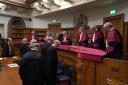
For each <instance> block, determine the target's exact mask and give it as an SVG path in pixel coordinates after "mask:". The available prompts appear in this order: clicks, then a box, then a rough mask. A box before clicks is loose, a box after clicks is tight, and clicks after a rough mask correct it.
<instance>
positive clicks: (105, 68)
mask: <svg viewBox="0 0 128 85" xmlns="http://www.w3.org/2000/svg"><path fill="white" fill-rule="evenodd" d="M93 54H94V53H93ZM58 56H59V61H64V62H66V63H67V64H68V65H69V66H72V67H74V68H75V69H76V73H75V74H74V83H75V85H127V84H128V61H124V60H117V59H110V58H103V59H102V60H101V61H100V62H95V61H94V60H93V61H91V60H87V59H88V58H87V59H80V58H78V57H77V56H78V53H77V52H73V51H70V50H67V48H63V49H61V48H59V49H58ZM94 57H95V56H94ZM108 79H109V80H112V79H114V80H116V81H117V82H120V83H118V84H115V81H113V82H114V83H113V82H112V83H111V82H109V81H108ZM75 80H76V82H75ZM117 82H116V83H117ZM122 83H123V84H122ZM124 83H126V84H124Z"/></svg>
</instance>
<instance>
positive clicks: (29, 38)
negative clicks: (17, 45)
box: [28, 34, 37, 42]
mask: <svg viewBox="0 0 128 85" xmlns="http://www.w3.org/2000/svg"><path fill="white" fill-rule="evenodd" d="M32 37H33V38H34V39H36V40H37V36H36V34H34V35H29V37H28V42H31V40H32Z"/></svg>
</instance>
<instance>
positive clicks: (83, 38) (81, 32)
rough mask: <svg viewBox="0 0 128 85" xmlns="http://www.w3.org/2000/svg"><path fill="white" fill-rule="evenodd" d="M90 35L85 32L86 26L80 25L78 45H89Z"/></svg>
mask: <svg viewBox="0 0 128 85" xmlns="http://www.w3.org/2000/svg"><path fill="white" fill-rule="evenodd" d="M88 39H89V38H88V35H87V34H86V33H85V28H84V27H80V28H79V33H78V45H79V46H84V47H87V46H88Z"/></svg>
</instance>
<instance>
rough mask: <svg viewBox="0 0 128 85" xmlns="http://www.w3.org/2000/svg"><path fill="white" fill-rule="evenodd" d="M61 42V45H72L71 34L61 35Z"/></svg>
mask: <svg viewBox="0 0 128 85" xmlns="http://www.w3.org/2000/svg"><path fill="white" fill-rule="evenodd" d="M61 44H62V45H72V40H71V36H70V35H69V34H68V35H66V36H65V35H63V37H62V41H61Z"/></svg>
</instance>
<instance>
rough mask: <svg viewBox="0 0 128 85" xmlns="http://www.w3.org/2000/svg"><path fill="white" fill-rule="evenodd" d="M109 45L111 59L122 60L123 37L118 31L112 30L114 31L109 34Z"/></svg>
mask: <svg viewBox="0 0 128 85" xmlns="http://www.w3.org/2000/svg"><path fill="white" fill-rule="evenodd" d="M107 43H108V49H110V51H109V50H108V55H109V57H111V58H114V59H120V57H121V54H122V36H121V34H120V32H119V31H118V30H117V29H115V28H112V30H111V31H109V32H108V35H107ZM111 49H113V50H111Z"/></svg>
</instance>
